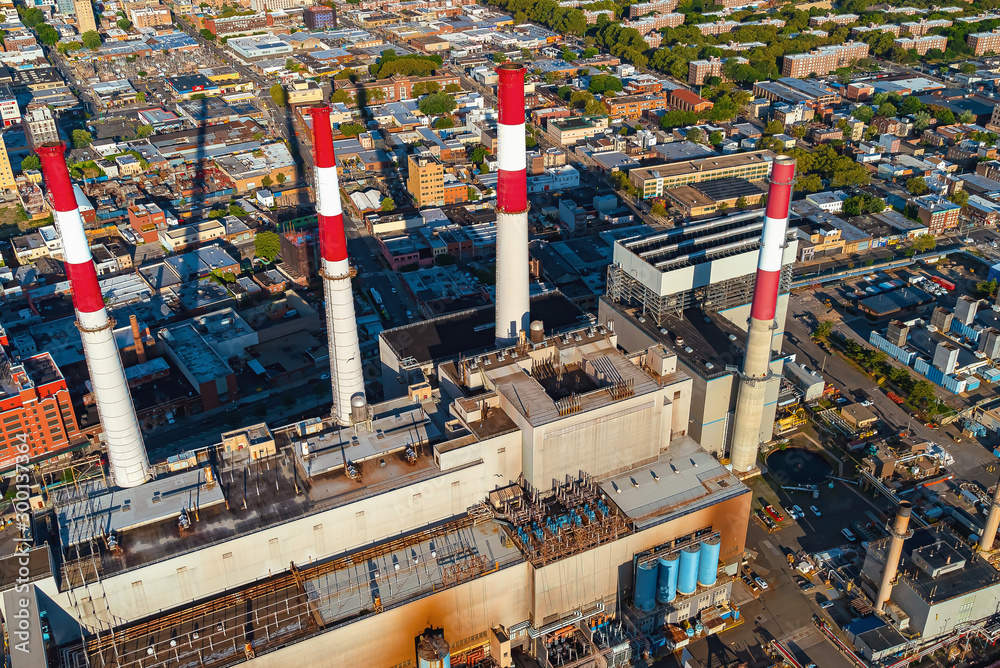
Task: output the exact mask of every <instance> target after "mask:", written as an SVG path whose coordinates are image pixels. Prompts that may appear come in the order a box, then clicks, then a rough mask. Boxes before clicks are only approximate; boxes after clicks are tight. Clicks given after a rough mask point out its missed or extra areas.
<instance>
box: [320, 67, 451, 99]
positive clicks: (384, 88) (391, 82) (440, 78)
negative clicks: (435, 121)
mask: <svg viewBox="0 0 1000 668" xmlns="http://www.w3.org/2000/svg"><path fill="white" fill-rule="evenodd" d="M331 83H333V84H334V85H335V86H336V87H337V90H346V91H347V92H348V93H350V94H351V95H353V96H354V97H355V99H357V96H358V94H359V93H360V92H361V91H364V94H365V95H366V96H367V99H368V103H369V104H374V103H380V102H396V101H398V100H406V99H410V98H412V97H413V87H414V86H415V85H417V84H419V83H423V84H425V85H426V84H429V83H436V84H437V85H438V87H439V88H440V89H441V90H444V88H445V87H446V86H448V85H449V84H455V85H459V86H460V85H461V80H460V79H459V77H458V75H455V74H440V75H437V76H432V77H400V76H394V77H392V78H390V79H379V80H378V81H371V82H367V83H352V82H351V81H349V80H347V79H339V80H335V81H333V82H331ZM376 91H379V92H376ZM373 93H374V95H373ZM379 98H381V99H379Z"/></svg>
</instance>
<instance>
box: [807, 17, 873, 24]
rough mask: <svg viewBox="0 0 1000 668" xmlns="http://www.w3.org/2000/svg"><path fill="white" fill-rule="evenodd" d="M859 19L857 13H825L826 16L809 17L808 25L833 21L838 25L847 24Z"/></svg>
mask: <svg viewBox="0 0 1000 668" xmlns="http://www.w3.org/2000/svg"><path fill="white" fill-rule="evenodd" d="M860 20H861V17H860V16H858V15H857V14H827V15H826V16H814V17H812V18H811V19H809V25H811V26H821V25H826V24H827V23H835V24H837V25H838V26H849V25H851V24H852V23H857V22H858V21H860Z"/></svg>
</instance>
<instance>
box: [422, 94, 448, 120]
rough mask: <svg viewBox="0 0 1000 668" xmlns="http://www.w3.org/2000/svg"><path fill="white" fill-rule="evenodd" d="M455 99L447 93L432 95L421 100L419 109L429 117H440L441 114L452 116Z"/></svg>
mask: <svg viewBox="0 0 1000 668" xmlns="http://www.w3.org/2000/svg"><path fill="white" fill-rule="evenodd" d="M455 106H456V105H455V98H453V97H452V96H451V95H448V94H447V93H431V94H430V95H428V96H427V97H425V98H424V99H422V100H420V103H419V104H418V105H417V108H418V109H420V112H421V113H423V114H426V115H428V116H438V115H440V114H450V113H451V112H452V111H454V110H455Z"/></svg>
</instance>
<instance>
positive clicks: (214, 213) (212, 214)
mask: <svg viewBox="0 0 1000 668" xmlns="http://www.w3.org/2000/svg"><path fill="white" fill-rule="evenodd" d="M208 217H209V218H212V219H213V220H214V219H216V218H225V217H226V210H225V209H212V210H211V211H209V212H208Z"/></svg>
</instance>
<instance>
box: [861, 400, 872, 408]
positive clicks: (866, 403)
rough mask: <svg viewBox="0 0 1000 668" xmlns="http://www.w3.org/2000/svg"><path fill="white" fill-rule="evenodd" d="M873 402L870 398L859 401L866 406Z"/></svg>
mask: <svg viewBox="0 0 1000 668" xmlns="http://www.w3.org/2000/svg"><path fill="white" fill-rule="evenodd" d="M873 403H874V402H873V401H872V400H871V399H865V400H864V401H862V402H861V405H862V406H866V407H867V406H871V405H872V404H873Z"/></svg>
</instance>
